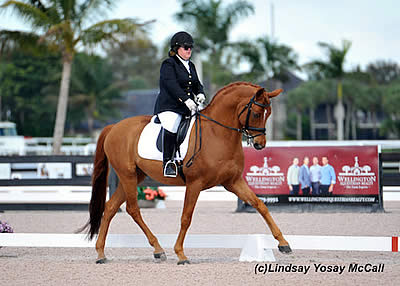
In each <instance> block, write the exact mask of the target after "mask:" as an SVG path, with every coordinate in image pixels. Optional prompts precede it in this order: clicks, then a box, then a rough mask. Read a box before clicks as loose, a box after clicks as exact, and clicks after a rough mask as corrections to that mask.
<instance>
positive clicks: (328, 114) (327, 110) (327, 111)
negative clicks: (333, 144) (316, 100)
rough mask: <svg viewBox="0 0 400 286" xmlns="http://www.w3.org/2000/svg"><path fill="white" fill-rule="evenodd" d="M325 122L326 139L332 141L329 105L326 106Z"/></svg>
mask: <svg viewBox="0 0 400 286" xmlns="http://www.w3.org/2000/svg"><path fill="white" fill-rule="evenodd" d="M326 120H327V122H328V139H329V140H331V139H332V127H331V125H332V115H331V106H330V105H329V104H327V105H326Z"/></svg>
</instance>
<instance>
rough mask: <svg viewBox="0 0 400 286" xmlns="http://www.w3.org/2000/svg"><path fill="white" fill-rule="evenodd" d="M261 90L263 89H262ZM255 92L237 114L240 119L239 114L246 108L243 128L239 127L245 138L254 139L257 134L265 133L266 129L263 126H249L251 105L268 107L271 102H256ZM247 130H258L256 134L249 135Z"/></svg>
mask: <svg viewBox="0 0 400 286" xmlns="http://www.w3.org/2000/svg"><path fill="white" fill-rule="evenodd" d="M263 91H264V89H263ZM257 93H258V92H257ZM257 93H256V94H255V95H253V97H252V98H251V99H250V101H249V103H247V104H246V105H245V106H244V107H243V109H242V111H240V113H239V115H238V117H239V119H240V116H241V115H242V114H243V112H244V111H245V110H246V109H247V114H246V123H245V125H244V126H243V128H242V129H241V133H243V135H244V136H245V137H246V138H247V140H250V139H254V138H255V137H257V136H261V135H265V134H266V131H267V129H266V128H265V127H264V128H259V127H253V126H249V120H250V114H251V113H252V109H251V107H252V105H253V104H255V105H258V106H260V107H262V108H267V107H269V106H270V105H271V103H268V104H262V103H259V102H257V101H256V96H257ZM249 131H258V132H259V133H258V134H256V135H251V134H250V133H249Z"/></svg>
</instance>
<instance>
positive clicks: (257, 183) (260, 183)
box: [246, 157, 285, 189]
mask: <svg viewBox="0 0 400 286" xmlns="http://www.w3.org/2000/svg"><path fill="white" fill-rule="evenodd" d="M270 159H271V158H270ZM249 171H250V172H247V173H246V181H247V184H248V185H249V186H251V187H253V188H256V189H279V188H280V187H281V186H282V185H283V183H284V181H285V175H284V174H283V173H282V172H281V168H280V167H279V166H272V167H269V166H268V158H267V157H264V164H263V165H262V166H261V167H259V166H257V165H253V166H250V168H249Z"/></svg>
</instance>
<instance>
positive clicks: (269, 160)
mask: <svg viewBox="0 0 400 286" xmlns="http://www.w3.org/2000/svg"><path fill="white" fill-rule="evenodd" d="M244 153H245V166H244V171H243V177H244V179H245V180H246V182H247V184H248V185H249V187H250V188H251V189H252V190H253V191H254V192H255V193H256V194H257V195H267V196H270V195H279V196H281V195H293V193H292V192H291V191H290V187H289V184H288V170H289V168H290V167H291V166H292V165H295V168H293V167H292V168H293V169H296V170H299V169H300V168H301V167H302V165H303V164H304V159H305V157H308V158H309V163H308V170H312V171H313V173H312V174H311V173H307V174H309V176H312V175H313V176H314V177H315V176H318V175H319V176H321V174H317V173H316V172H315V170H317V169H318V168H323V167H326V166H324V164H326V165H330V166H332V168H333V172H332V168H330V167H329V168H330V170H327V169H325V171H323V172H324V173H323V174H327V173H329V174H332V177H334V179H333V178H332V180H333V181H332V182H334V184H333V185H332V191H331V192H330V193H329V195H331V196H336V195H339V196H348V195H349V196H378V195H379V157H378V148H377V146H343V147H341V146H331V147H326V146H324V147H267V148H265V149H264V150H261V151H257V150H255V149H254V148H251V147H245V148H244ZM323 157H325V158H323ZM296 158H297V161H298V164H296ZM306 161H307V160H306ZM313 161H314V163H313ZM316 161H318V163H317V164H315V162H316ZM323 161H324V162H323ZM313 165H315V167H314V168H311V166H313ZM317 165H319V167H318V166H317ZM317 167H318V168H317ZM321 170H322V169H321ZM307 172H309V171H307ZM289 175H290V176H289V177H290V178H289V180H294V181H296V176H297V173H293V172H291V173H290V174H289ZM314 177H313V178H314ZM319 179H320V180H321V179H322V181H324V180H325V184H327V185H329V184H331V183H332V182H331V181H329V180H331V179H328V180H327V179H326V178H319ZM314 181H315V179H314ZM327 181H329V183H326V182H327ZM289 183H290V182H289ZM294 183H295V184H294V185H296V184H297V182H294ZM321 183H323V182H321ZM298 185H299V187H298V189H299V192H298V193H295V194H294V195H295V196H302V195H304V193H303V190H302V188H303V187H304V186H302V185H301V183H298ZM306 195H307V193H306ZM319 195H323V194H316V193H314V192H313V191H312V188H311V190H310V193H309V196H319Z"/></svg>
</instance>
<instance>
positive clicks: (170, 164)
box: [164, 160, 178, 178]
mask: <svg viewBox="0 0 400 286" xmlns="http://www.w3.org/2000/svg"><path fill="white" fill-rule="evenodd" d="M167 168H172V169H169V170H167ZM177 175H178V167H177V166H176V163H175V161H172V160H169V161H168V162H167V163H166V164H165V166H164V177H170V178H176V177H177Z"/></svg>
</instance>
